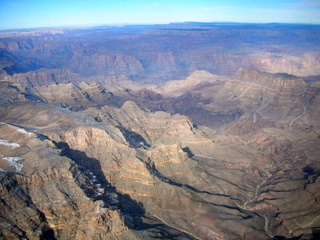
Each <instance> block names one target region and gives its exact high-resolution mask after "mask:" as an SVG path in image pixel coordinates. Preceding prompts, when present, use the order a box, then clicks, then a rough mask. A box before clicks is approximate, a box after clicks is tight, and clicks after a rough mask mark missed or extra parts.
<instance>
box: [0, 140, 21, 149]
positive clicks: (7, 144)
mask: <svg viewBox="0 0 320 240" xmlns="http://www.w3.org/2000/svg"><path fill="white" fill-rule="evenodd" d="M0 145H3V146H7V147H11V148H13V149H14V148H18V147H20V145H19V144H18V143H10V142H8V141H7V140H4V139H1V138H0Z"/></svg>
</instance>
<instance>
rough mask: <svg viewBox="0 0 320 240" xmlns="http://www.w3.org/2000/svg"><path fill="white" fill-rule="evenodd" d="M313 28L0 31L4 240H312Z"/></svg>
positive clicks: (317, 139)
mask: <svg viewBox="0 0 320 240" xmlns="http://www.w3.org/2000/svg"><path fill="white" fill-rule="evenodd" d="M319 40H320V27H319V26H318V25H302V24H296V25H295V24H292V25H290V24H287V25H286V24H234V23H191V22H190V23H172V24H168V25H138V26H122V27H107V26H105V27H94V28H78V29H75V28H60V29H26V30H19V31H18V30H11V31H2V32H0V109H1V111H0V122H1V123H0V179H1V180H0V181H1V186H0V187H1V189H0V199H1V201H0V205H1V208H0V238H2V239H155V238H160V239H217V240H218V239H317V238H318V237H319V236H320V217H319V214H320V202H319V201H320V170H319V169H320V159H319V156H320V120H319V119H320V112H319V107H320V57H319V56H320V41H319Z"/></svg>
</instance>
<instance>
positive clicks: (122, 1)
mask: <svg viewBox="0 0 320 240" xmlns="http://www.w3.org/2000/svg"><path fill="white" fill-rule="evenodd" d="M184 21H199V22H215V21H231V22H259V23H266V22H286V23H317V24H320V0H241V1H240V0H224V1H215V0H192V1H191V0H0V29H11V28H29V27H52V26H80V25H102V24H141V23H170V22H184Z"/></svg>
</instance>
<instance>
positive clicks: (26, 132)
mask: <svg viewBox="0 0 320 240" xmlns="http://www.w3.org/2000/svg"><path fill="white" fill-rule="evenodd" d="M9 126H10V127H11V128H14V129H16V130H17V132H19V133H22V134H24V135H27V136H30V135H32V133H31V132H28V131H27V130H25V129H23V128H19V127H15V126H12V125H9Z"/></svg>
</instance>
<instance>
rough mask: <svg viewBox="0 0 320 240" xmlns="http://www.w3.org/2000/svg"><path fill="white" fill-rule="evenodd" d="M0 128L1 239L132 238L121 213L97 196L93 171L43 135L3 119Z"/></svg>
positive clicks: (95, 177)
mask: <svg viewBox="0 0 320 240" xmlns="http://www.w3.org/2000/svg"><path fill="white" fill-rule="evenodd" d="M0 128H1V145H0V148H1V160H0V164H1V172H0V175H1V183H2V184H1V204H2V207H1V210H0V211H1V213H0V214H1V216H2V218H1V236H2V237H3V238H4V239H18V238H27V239H70V238H73V239H105V238H108V239H119V238H128V239H134V238H135V233H133V232H131V231H130V230H129V229H128V227H127V226H126V225H125V222H124V221H123V219H122V217H121V216H120V213H119V212H117V211H111V210H110V209H108V208H107V207H106V205H105V203H104V202H103V201H102V200H98V199H97V196H99V195H102V193H103V192H104V189H103V188H102V187H101V183H99V181H98V180H97V176H95V175H93V174H92V173H91V174H90V172H89V173H88V172H86V171H87V170H85V169H80V168H79V165H77V164H76V163H75V162H74V161H72V160H71V159H69V158H67V157H65V156H62V154H61V151H60V150H59V149H57V148H56V147H55V145H54V143H53V142H52V141H50V140H48V139H47V138H46V137H45V136H43V135H39V134H35V133H31V132H28V131H26V130H25V129H22V128H17V127H14V126H12V125H8V124H4V123H1V126H0ZM137 238H140V237H139V236H137Z"/></svg>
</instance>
